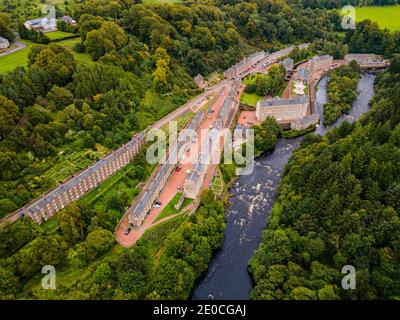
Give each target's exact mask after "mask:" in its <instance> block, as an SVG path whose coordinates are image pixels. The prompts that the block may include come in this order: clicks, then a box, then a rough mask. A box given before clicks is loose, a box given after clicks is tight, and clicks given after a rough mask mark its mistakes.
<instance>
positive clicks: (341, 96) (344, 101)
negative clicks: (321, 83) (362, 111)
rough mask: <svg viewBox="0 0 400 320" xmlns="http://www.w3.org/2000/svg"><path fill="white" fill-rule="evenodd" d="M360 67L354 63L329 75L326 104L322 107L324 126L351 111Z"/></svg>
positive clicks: (355, 95)
mask: <svg viewBox="0 0 400 320" xmlns="http://www.w3.org/2000/svg"><path fill="white" fill-rule="evenodd" d="M359 78H360V66H359V65H358V64H357V62H355V61H351V62H350V63H349V64H348V65H343V66H340V67H338V68H337V69H335V70H333V71H332V72H330V73H329V80H328V85H327V96H328V102H327V103H326V104H325V105H324V124H325V125H329V124H331V123H333V122H335V121H336V120H337V119H339V117H340V116H341V115H343V114H344V113H347V112H348V111H349V110H350V109H351V104H352V102H353V101H354V100H355V99H356V98H357V84H358V80H359Z"/></svg>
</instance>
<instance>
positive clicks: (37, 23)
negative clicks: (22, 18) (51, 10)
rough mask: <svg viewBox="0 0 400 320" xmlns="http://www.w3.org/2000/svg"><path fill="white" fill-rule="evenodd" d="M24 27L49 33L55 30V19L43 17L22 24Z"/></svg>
mask: <svg viewBox="0 0 400 320" xmlns="http://www.w3.org/2000/svg"><path fill="white" fill-rule="evenodd" d="M24 26H25V27H26V28H27V29H30V30H36V31H42V32H50V31H55V30H57V21H56V19H55V18H48V17H44V18H38V19H33V20H28V21H26V22H25V23H24Z"/></svg>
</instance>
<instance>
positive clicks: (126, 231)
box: [125, 227, 132, 236]
mask: <svg viewBox="0 0 400 320" xmlns="http://www.w3.org/2000/svg"><path fill="white" fill-rule="evenodd" d="M131 230H132V228H131V227H128V228H127V229H126V230H125V235H126V236H127V235H128V234H129V232H131Z"/></svg>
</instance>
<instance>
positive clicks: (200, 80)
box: [193, 73, 204, 88]
mask: <svg viewBox="0 0 400 320" xmlns="http://www.w3.org/2000/svg"><path fill="white" fill-rule="evenodd" d="M193 80H194V82H195V83H196V84H197V86H198V87H199V88H201V87H202V86H203V83H204V79H203V76H202V75H201V74H200V73H199V74H198V75H197V76H195V77H194V79H193Z"/></svg>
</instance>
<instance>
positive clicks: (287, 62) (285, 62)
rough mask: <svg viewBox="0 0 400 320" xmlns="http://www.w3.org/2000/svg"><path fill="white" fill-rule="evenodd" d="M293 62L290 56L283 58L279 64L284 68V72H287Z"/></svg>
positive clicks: (291, 67)
mask: <svg viewBox="0 0 400 320" xmlns="http://www.w3.org/2000/svg"><path fill="white" fill-rule="evenodd" d="M293 63H294V61H293V59H291V58H285V59H283V60H282V62H281V64H282V65H283V67H284V68H285V71H286V72H289V71H291V70H292V69H293Z"/></svg>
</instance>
